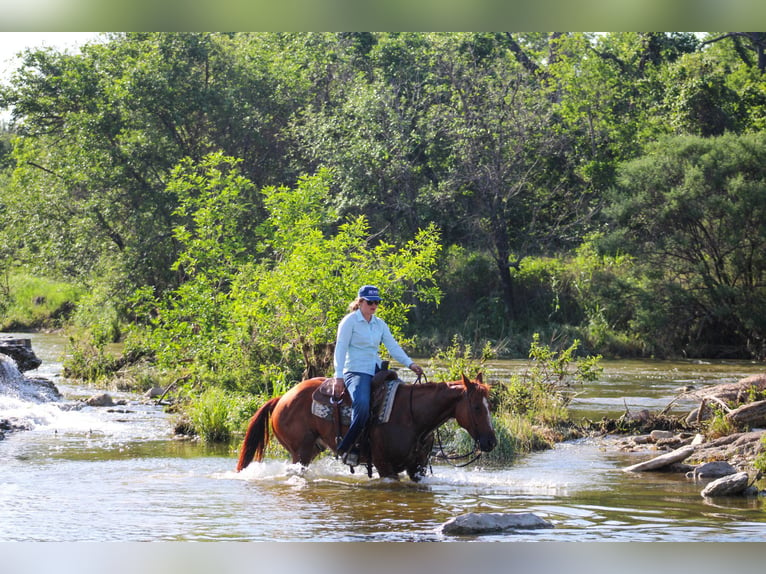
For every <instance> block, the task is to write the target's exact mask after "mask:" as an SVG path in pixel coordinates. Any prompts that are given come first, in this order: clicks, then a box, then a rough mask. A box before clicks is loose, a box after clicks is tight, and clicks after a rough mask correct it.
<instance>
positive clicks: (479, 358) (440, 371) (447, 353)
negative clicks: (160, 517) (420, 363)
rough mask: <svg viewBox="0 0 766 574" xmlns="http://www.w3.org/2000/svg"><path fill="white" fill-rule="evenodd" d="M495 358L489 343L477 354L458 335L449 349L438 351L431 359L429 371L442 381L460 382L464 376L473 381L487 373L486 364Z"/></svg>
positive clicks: (454, 336)
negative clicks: (480, 374)
mask: <svg viewBox="0 0 766 574" xmlns="http://www.w3.org/2000/svg"><path fill="white" fill-rule="evenodd" d="M494 356H495V353H494V350H493V349H492V346H491V345H490V343H489V342H486V343H485V344H484V347H482V349H481V350H480V351H479V352H478V353H476V352H474V349H473V346H472V345H470V344H466V343H463V342H462V341H461V340H460V337H459V336H458V335H453V337H452V343H451V344H450V345H449V347H447V348H446V349H443V350H439V351H437V352H436V354H435V355H434V357H433V358H432V359H431V362H430V363H429V370H430V371H431V372H432V373H433V374H432V376H433V377H434V378H435V379H437V380H440V381H459V380H460V379H461V377H462V376H463V375H465V376H467V377H468V378H470V379H473V378H475V377H476V376H477V375H478V374H479V373H485V372H486V369H487V365H486V363H487V361H488V360H490V359H492V358H493V357H494Z"/></svg>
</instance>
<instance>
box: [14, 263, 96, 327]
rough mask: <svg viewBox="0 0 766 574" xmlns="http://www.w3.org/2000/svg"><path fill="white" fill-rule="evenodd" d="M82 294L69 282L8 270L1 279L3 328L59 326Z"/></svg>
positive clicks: (82, 291)
mask: <svg viewBox="0 0 766 574" xmlns="http://www.w3.org/2000/svg"><path fill="white" fill-rule="evenodd" d="M83 294H84V289H82V288H81V287H77V286H75V285H72V284H69V283H64V282H62V281H54V280H50V279H44V278H40V277H32V276H31V275H27V274H24V273H18V272H15V273H10V272H8V273H6V274H4V275H3V277H2V280H1V281H0V330H2V331H26V330H30V329H53V328H59V327H61V326H63V324H64V323H65V321H66V319H67V318H68V317H69V315H70V314H71V313H72V312H73V311H74V309H75V307H76V305H77V301H78V300H79V299H80V298H81V297H82V296H83Z"/></svg>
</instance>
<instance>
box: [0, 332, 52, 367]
mask: <svg viewBox="0 0 766 574" xmlns="http://www.w3.org/2000/svg"><path fill="white" fill-rule="evenodd" d="M0 353H3V354H4V355H7V356H9V357H10V358H11V359H13V360H14V361H15V362H16V365H17V366H18V367H19V371H21V372H22V373H23V372H26V371H33V370H34V369H36V368H37V367H39V366H40V365H41V364H42V360H41V359H39V358H38V357H37V355H35V352H34V351H33V350H32V340H31V339H8V338H5V339H0Z"/></svg>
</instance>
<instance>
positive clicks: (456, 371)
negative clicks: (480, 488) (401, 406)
mask: <svg viewBox="0 0 766 574" xmlns="http://www.w3.org/2000/svg"><path fill="white" fill-rule="evenodd" d="M578 347H579V341H576V340H575V341H574V342H573V343H572V344H571V345H570V346H569V347H567V348H566V349H561V350H558V351H557V350H554V349H552V348H551V347H550V346H548V345H543V344H541V343H540V340H539V335H537V334H535V335H534V337H533V340H532V343H531V345H530V349H529V364H528V367H527V369H526V370H525V371H524V372H523V373H521V374H518V375H513V376H511V377H510V380H509V381H508V382H498V381H494V380H492V381H490V377H489V376H487V374H486V364H485V361H487V360H488V359H490V358H491V357H492V352H491V348H490V347H488V346H486V347H485V348H484V349H483V350H482V352H481V353H480V354H479V355H478V356H477V355H476V354H475V353H474V352H473V350H472V348H471V346H470V345H463V344H461V343H460V342H459V340H458V338H457V337H455V338H454V339H453V343H452V345H451V346H450V347H449V348H447V349H446V350H444V351H441V352H439V353H437V357H436V361H438V364H437V363H436V361H432V364H431V365H430V368H431V369H432V370H433V371H434V372H437V373H446V379H447V380H454V379H456V378H459V377H460V375H461V374H462V373H466V374H467V375H468V376H469V377H473V376H475V373H478V372H484V373H485V375H484V380H485V382H488V381H489V382H490V385H491V386H490V389H491V398H492V400H491V402H492V406H493V413H492V418H493V423H494V427H495V434H496V436H497V439H498V445H497V447H495V449H494V450H493V451H492V452H491V453H487V454H484V455H483V457H484V458H486V459H487V460H489V461H492V462H497V463H509V462H512V461H513V460H514V459H515V458H516V457H518V456H520V455H523V454H526V453H529V452H532V451H536V450H544V449H547V448H551V447H552V445H553V443H554V442H556V440H560V439H561V438H562V437H563V436H566V434H567V433H568V430H566V429H563V430H562V427H566V426H567V425H568V424H569V413H568V409H567V407H568V405H569V403H570V402H571V400H572V398H574V389H575V387H576V386H577V385H582V384H583V383H585V382H592V381H594V380H596V378H597V377H598V375H599V374H600V373H601V370H602V368H601V367H600V365H599V361H600V360H601V357H600V356H586V357H576V356H575V355H576V352H577V349H578ZM469 373H471V374H469ZM440 438H441V441H442V443H443V445H444V447H445V449H447V450H449V451H451V452H457V453H465V452H470V451H471V450H472V449H473V444H472V441H471V439H470V437H469V436H468V435H467V433H465V432H463V431H461V429H459V427H458V426H457V425H456V424H455V423H451V424H448V425H445V427H444V428H443V429H442V430H441V431H440Z"/></svg>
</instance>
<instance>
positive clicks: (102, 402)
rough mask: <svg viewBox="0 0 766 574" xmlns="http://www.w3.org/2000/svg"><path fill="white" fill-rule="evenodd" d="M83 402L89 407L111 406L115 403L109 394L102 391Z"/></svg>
mask: <svg viewBox="0 0 766 574" xmlns="http://www.w3.org/2000/svg"><path fill="white" fill-rule="evenodd" d="M85 404H86V405H88V406H89V407H113V406H114V404H115V403H114V401H113V400H112V397H111V396H109V395H108V394H107V393H102V394H100V395H93V396H92V397H90V398H89V399H87V400H86V401H85Z"/></svg>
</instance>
